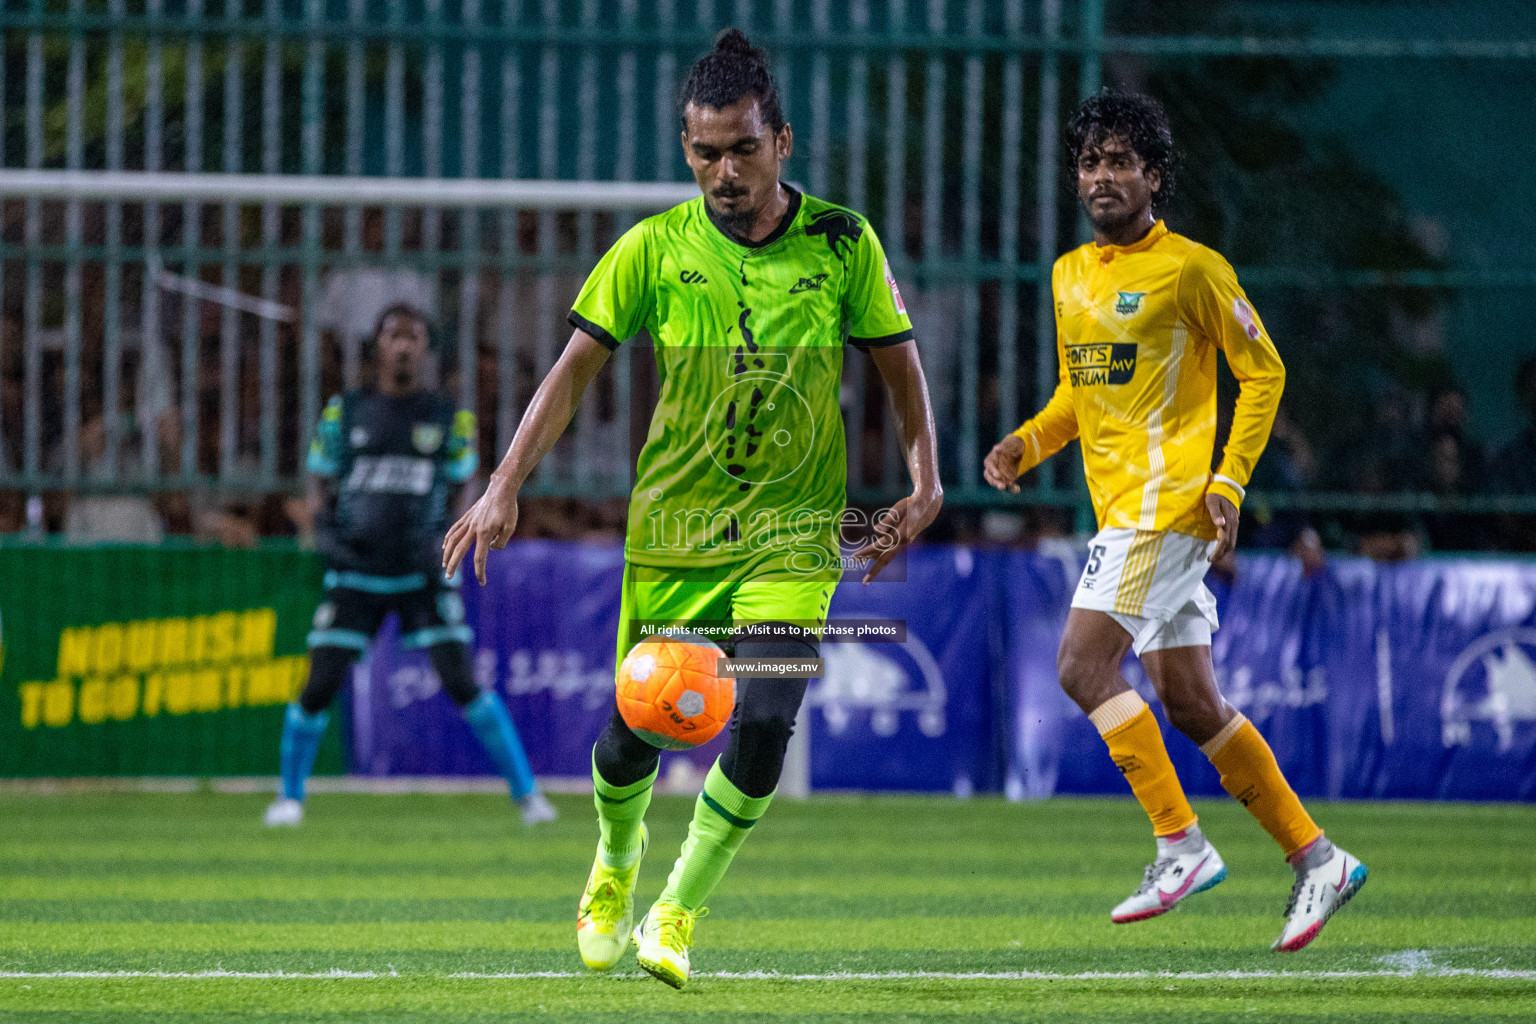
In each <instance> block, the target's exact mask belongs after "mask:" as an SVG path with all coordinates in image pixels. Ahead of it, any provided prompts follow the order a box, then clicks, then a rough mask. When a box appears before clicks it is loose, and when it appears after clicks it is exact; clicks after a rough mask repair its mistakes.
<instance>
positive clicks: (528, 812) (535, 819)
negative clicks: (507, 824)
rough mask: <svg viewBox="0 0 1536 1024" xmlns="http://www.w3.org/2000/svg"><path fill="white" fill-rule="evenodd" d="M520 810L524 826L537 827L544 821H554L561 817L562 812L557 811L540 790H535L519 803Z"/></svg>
mask: <svg viewBox="0 0 1536 1024" xmlns="http://www.w3.org/2000/svg"><path fill="white" fill-rule="evenodd" d="M517 806H518V809H519V810H521V811H522V812H523V824H524V825H537V824H539V823H540V822H544V821H554V820H555V819H556V818H558V817H560V812H559V811H557V810H555V805H554V804H552V803H550V802H549V798H548V797H546V796H545V795H544V794H543V793H540V792H539V791H538V790H534V791H533V792H532V793H529V794H528V795H527V796H525V797H523V798H522V799H521V800H519V801H518V802H517Z"/></svg>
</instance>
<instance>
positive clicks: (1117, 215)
mask: <svg viewBox="0 0 1536 1024" xmlns="http://www.w3.org/2000/svg"><path fill="white" fill-rule="evenodd" d="M1083 208H1084V210H1085V211H1086V212H1087V214H1088V222H1089V223H1090V224H1092V225H1093V227H1094V230H1096V231H1098V232H1100V233H1101V234H1106V235H1112V234H1114V233H1115V232H1117V231H1119V230H1120V229H1121V228H1123V227H1125V226H1126V225H1127V224H1130V223H1131V222H1132V221H1134V220H1135V219H1136V218H1137V217H1139V216H1141V211H1140V210H1127V209H1124V208H1121V209H1118V210H1107V211H1105V212H1103V213H1095V212H1094V209H1093V204H1092V203H1084V204H1083Z"/></svg>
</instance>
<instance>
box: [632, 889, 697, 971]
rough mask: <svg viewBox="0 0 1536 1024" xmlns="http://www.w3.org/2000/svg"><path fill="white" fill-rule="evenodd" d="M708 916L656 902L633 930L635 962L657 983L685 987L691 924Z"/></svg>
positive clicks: (691, 930)
mask: <svg viewBox="0 0 1536 1024" xmlns="http://www.w3.org/2000/svg"><path fill="white" fill-rule="evenodd" d="M708 913H709V908H708V907H704V908H703V909H701V910H700V911H699V912H698V913H697V914H695V913H691V912H690V911H688V910H686V909H685V908H683V907H682V906H680V905H679V904H676V903H672V902H670V901H668V900H657V901H656V903H655V904H654V905H653V906H652V907H651V912H650V913H649V914H646V915H645V917H644V918H642V919H641V921H640V923H639V924H638V925H636V926H635V945H636V946H638V947H639V948H638V949H636V950H635V962H636V963H638V964H639V965H640V966H641V968H643V969H644V970H645V972H646V973H647V974H649V975H650V976H651V977H653V978H655V979H656V980H657V981H661V982H665V983H666V984H668V985H671V986H672V987H673V988H682V987H683V986H684V985H687V984H688V972H689V966H688V949H689V947H691V946H692V945H693V923H694V922H695V921H696V920H698V919H699V918H701V917H703V916H704V915H706V914H708Z"/></svg>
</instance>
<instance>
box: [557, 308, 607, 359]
mask: <svg viewBox="0 0 1536 1024" xmlns="http://www.w3.org/2000/svg"><path fill="white" fill-rule="evenodd" d="M565 320H566V323H568V324H570V325H571V326H572V327H574V328H576V329H577V330H578V331H586V332H587V333H588V334H590V335H592V337H594V338H596V339H597V343H598V344H599V345H601V346H603V347H604V348H606V349H607V350H608V351H609V352H617V351H618V348H619V339H617V338H615V337H614V336H613V335H611V334H609V333H608V331H607V329H605V328H604V327H603V326H602V325H601V324H595V323H593V322H592V321H591V320H588V319H587V318H586V317H584V316H582V315H581V314H580V313H578V312H576V311H575V310H574V309H573V310H571V311H570V313H568V314H567V315H566V318H565Z"/></svg>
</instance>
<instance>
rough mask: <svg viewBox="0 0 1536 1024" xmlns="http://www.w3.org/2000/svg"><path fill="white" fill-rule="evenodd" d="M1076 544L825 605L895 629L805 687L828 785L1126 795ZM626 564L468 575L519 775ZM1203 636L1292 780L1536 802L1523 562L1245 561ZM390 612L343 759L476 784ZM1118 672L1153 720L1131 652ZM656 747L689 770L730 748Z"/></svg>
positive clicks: (596, 681)
mask: <svg viewBox="0 0 1536 1024" xmlns="http://www.w3.org/2000/svg"><path fill="white" fill-rule="evenodd" d="M1081 566H1082V555H1081V552H1079V551H1077V550H1075V549H1073V548H1071V547H1069V546H1067V545H1065V544H1063V545H1061V546H1060V547H1059V548H1051V547H1047V548H1044V549H1042V550H1041V551H1037V552H1006V551H977V550H972V549H970V548H965V547H952V546H943V545H930V546H925V547H920V548H918V549H916V550H914V551H912V552H911V553H910V557H909V558H908V561H907V576H906V582H904V583H877V584H872V585H870V586H862V585H860V584H859V583H858V582H856V581H854V582H847V583H844V584H843V585H842V586H840V587H839V588H838V590H837V592H836V594H835V595H834V598H833V602H832V612H831V614H832V616H833V618H835V619H856V618H857V619H864V618H881V619H898V620H903V621H905V622H906V623H907V629H908V636H907V640H906V641H905V642H904V643H900V644H897V643H831V642H829V643H826V644H825V645H824V647H823V654H824V657H825V659H826V678H824V679H820V680H815V681H813V682H812V684H811V688H810V691H809V695H808V697H807V711H806V713H805V715H804V716H803V718H802V721H809V723H810V729H811V783H812V785H813V786H814V787H816V788H820V789H845V788H846V789H899V790H926V791H952V792H957V793H962V794H964V793H968V792H971V791H995V790H999V789H1001V790H1003V791H1005V792H1006V793H1007V794H1008V795H1009V796H1010V797H1011V798H1014V799H1033V798H1043V797H1048V796H1050V795H1052V794H1053V793H1058V792H1063V793H1121V792H1124V791H1125V785H1124V782H1123V780H1122V779H1121V778H1120V775H1119V773H1118V772H1117V771H1116V770H1115V768H1114V766H1113V764H1111V763H1110V760H1109V757H1108V755H1107V753H1106V752H1105V750H1104V745H1103V743H1102V742H1101V741H1100V739H1099V738H1098V735H1097V734H1096V733H1095V732H1094V730H1093V727H1092V726H1091V725H1090V724H1089V722H1088V720H1087V717H1086V716H1085V715H1084V714H1083V713H1082V712H1081V711H1080V710H1079V709H1078V708H1077V707H1076V706H1075V705H1074V704H1073V703H1072V702H1071V701H1070V700H1068V699H1067V698H1066V696H1065V695H1064V694H1063V693H1062V692H1061V689H1060V687H1059V685H1058V683H1057V677H1056V648H1057V645H1058V644H1059V642H1060V637H1061V630H1062V627H1063V624H1064V623H1065V621H1066V615H1067V610H1068V606H1069V604H1070V601H1071V596H1072V591H1073V587H1074V586H1075V584H1076V580H1077V576H1078V573H1079V572H1080V571H1081ZM622 573H623V555H622V552H621V550H620V549H619V548H618V547H617V546H607V545H603V546H594V545H581V544H567V543H555V542H522V543H518V544H515V545H513V546H511V547H509V548H508V549H507V550H505V551H500V552H494V553H493V554H492V556H491V559H490V564H489V572H488V581H487V585H486V586H485V587H484V588H481V587H479V586H477V585H476V584H475V583H474V582H473V581H472V580H471V581H469V582H467V583H466V584H465V586H464V591H463V592H464V599H465V605H466V608H467V613H468V616H469V621H470V622H471V623H472V624H473V625H474V626H475V630H476V641H475V645H474V659H475V673H476V678H477V680H478V681H479V683H480V685H481V686H483V687H494V688H496V689H497V690H498V691H499V692H501V693H502V694H503V695H504V696H505V697H506V698H507V701H508V704H509V705H510V707H511V708H512V713H513V717H514V718H515V719H516V721H517V723H518V727H519V729H520V731H521V732H522V735H523V740H524V743H525V745H526V747H527V749H528V754H529V758H530V760H531V761H532V763H533V767H534V770H535V771H536V772H539V773H540V774H543V775H558V776H576V777H582V776H585V775H586V774H587V772H588V771H589V770H590V751H591V747H592V743H593V741H594V740H595V739H596V737H597V734H598V733H599V732H600V731H601V729H602V727H603V723H604V722H605V721H606V720H607V718H608V715H609V714H610V713H611V709H612V686H613V650H614V636H615V631H616V629H617V626H618V611H619V583H620V579H621V577H622ZM1209 583H1210V586H1211V589H1212V590H1213V592H1215V594H1216V596H1217V601H1218V606H1219V608H1220V615H1221V620H1222V627H1221V629H1220V630H1218V631H1217V633H1216V637H1215V640H1214V643H1213V646H1212V655H1213V660H1214V662H1215V666H1216V673H1217V679H1218V682H1219V683H1220V685H1221V687H1222V691H1223V693H1224V694H1225V695H1226V697H1227V699H1228V700H1229V701H1230V702H1231V703H1232V704H1233V705H1235V706H1236V707H1238V708H1239V709H1240V710H1242V711H1243V712H1244V713H1245V714H1246V715H1247V716H1248V717H1249V718H1250V719H1252V720H1253V722H1254V723H1255V724H1256V725H1257V726H1258V727H1259V729H1260V730H1261V731H1262V732H1263V733H1264V735H1265V737H1266V738H1267V739H1268V740H1269V743H1270V745H1271V746H1272V747H1273V748H1274V750H1275V754H1276V757H1277V758H1278V759H1279V761H1280V764H1281V767H1282V768H1283V769H1284V770H1285V772H1286V774H1287V777H1288V778H1289V779H1290V780H1291V782H1292V784H1293V785H1294V786H1295V787H1296V789H1297V790H1298V792H1300V793H1302V794H1304V795H1308V796H1328V797H1336V798H1337V797H1343V798H1378V797H1411V798H1417V799H1436V798H1440V799H1500V800H1533V799H1536V564H1532V563H1522V562H1493V561H1482V560H1470V559H1468V560H1428V561H1423V562H1415V563H1408V564H1403V565H1392V566H1382V565H1377V564H1375V563H1372V562H1369V561H1366V560H1364V559H1336V560H1333V561H1331V562H1330V563H1329V564H1328V566H1327V567H1326V568H1325V569H1324V570H1322V571H1321V572H1319V573H1317V574H1315V575H1313V576H1311V577H1305V576H1303V574H1302V571H1301V566H1300V564H1299V563H1298V562H1296V561H1295V560H1293V559H1290V558H1286V557H1282V556H1278V555H1245V556H1244V557H1242V558H1241V559H1239V562H1238V569H1237V572H1236V576H1235V578H1232V579H1222V578H1218V577H1217V576H1216V575H1215V574H1212V576H1211V578H1210V580H1209ZM392 630H393V626H392V625H390V626H386V632H385V634H383V635H381V637H380V641H379V643H377V644H375V645H374V649H373V651H372V652H371V654H370V656H369V658H368V659H367V660H365V662H364V663H363V664H362V665H361V666H360V668H359V670H358V673H357V677H356V682H355V685H354V694H353V715H352V719H353V736H352V741H353V753H354V757H353V764H354V765H355V766H356V770H358V771H361V772H364V773H369V774H377V775H436V774H489V773H490V771H491V766H490V763H489V761H488V760H487V759H486V757H485V755H484V754H483V753H482V752H481V750H480V749H479V747H478V746H477V745H476V743H475V741H474V739H473V737H472V735H471V734H470V732H469V729H468V728H467V727H466V726H465V724H464V723H463V721H462V720H461V718H460V716H459V713H458V709H457V708H455V707H454V706H453V704H452V702H451V701H449V700H448V698H447V697H446V696H445V695H443V694H442V693H441V687H440V684H439V683H438V681H437V679H436V677H435V675H434V674H433V673H432V670H431V668H430V666H429V665H428V664H427V662H426V659H425V657H423V656H421V655H420V654H417V653H407V652H402V651H400V650H399V648H398V647H397V645H395V644H394V643H393V641H392V637H393V633H392ZM1124 671H1125V675H1126V678H1127V679H1128V680H1129V681H1130V682H1131V684H1132V685H1133V686H1135V687H1136V688H1137V690H1138V691H1139V692H1141V693H1142V694H1143V696H1145V697H1146V698H1147V699H1148V702H1149V703H1151V704H1152V705H1153V708H1154V710H1155V711H1157V713H1158V714H1159V715H1160V716H1161V708H1160V706H1159V704H1158V702H1157V698H1156V694H1155V693H1154V692H1153V690H1152V687H1151V685H1150V683H1149V682H1148V680H1147V678H1146V676H1145V675H1144V674H1143V673H1142V672H1141V670H1140V666H1139V665H1138V664H1137V662H1136V660H1135V659H1134V658H1128V659H1127V661H1126V664H1125V666H1124ZM1164 731H1165V734H1166V736H1167V742H1168V749H1169V752H1170V754H1171V755H1172V757H1173V760H1174V763H1175V765H1176V766H1177V768H1178V770H1179V774H1180V777H1181V778H1182V779H1183V780H1184V782H1185V786H1186V788H1187V789H1188V790H1189V791H1190V792H1191V793H1196V794H1209V795H1215V794H1220V793H1221V788H1220V785H1219V782H1218V779H1217V776H1216V772H1215V771H1214V770H1213V769H1212V768H1211V766H1210V765H1209V763H1208V762H1207V761H1206V759H1205V757H1204V756H1203V755H1202V754H1201V753H1200V752H1199V750H1198V749H1197V748H1196V747H1195V745H1194V744H1193V743H1191V742H1189V741H1188V740H1187V739H1185V738H1184V737H1182V736H1180V735H1178V734H1177V733H1175V732H1174V731H1173V730H1171V729H1168V728H1167V727H1166V722H1165V729H1164ZM724 742H725V737H724V736H723V735H722V736H721V737H720V738H719V739H717V740H715V741H714V742H713V743H711V744H709V745H707V747H705V748H701V749H700V750H699V751H695V752H691V753H690V754H687V755H682V754H678V755H674V754H667V755H664V761H665V762H666V763H664V766H663V770H664V771H666V770H667V768H668V765H669V764H670V763H671V762H673V761H676V760H678V759H684V760H686V761H688V762H689V763H690V764H691V765H692V766H693V768H694V769H695V770H696V771H698V770H702V769H704V768H706V767H707V766H708V764H709V763H710V761H712V760H713V758H714V757H715V755H716V754H717V753H718V751H719V750H720V749H721V748H722V747H723V745H724Z"/></svg>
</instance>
